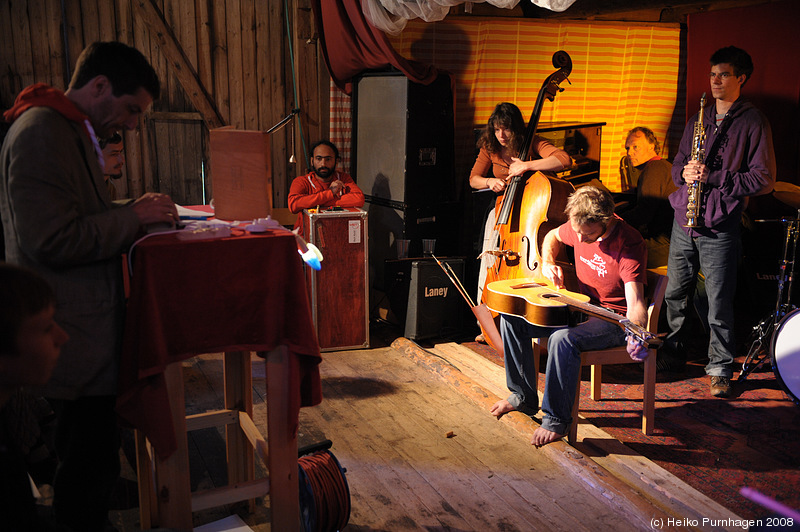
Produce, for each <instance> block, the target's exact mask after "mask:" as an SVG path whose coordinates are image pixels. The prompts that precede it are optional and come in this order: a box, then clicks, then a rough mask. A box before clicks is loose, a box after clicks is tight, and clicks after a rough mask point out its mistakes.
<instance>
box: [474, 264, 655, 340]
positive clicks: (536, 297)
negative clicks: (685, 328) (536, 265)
mask: <svg viewBox="0 0 800 532" xmlns="http://www.w3.org/2000/svg"><path fill="white" fill-rule="evenodd" d="M484 299H485V301H486V306H487V307H489V309H490V310H492V311H494V312H499V313H500V314H510V315H513V316H518V317H520V318H522V319H524V320H525V321H527V322H528V323H530V324H532V325H538V326H540V327H564V326H567V325H569V316H570V312H571V311H572V310H579V311H581V312H583V313H585V314H588V315H590V316H595V317H597V318H600V319H603V320H606V321H608V322H611V323H616V324H617V325H619V326H620V327H622V328H623V329H624V330H625V332H626V333H627V334H629V335H631V336H633V337H634V338H635V339H636V340H637V341H639V342H641V343H642V344H644V345H645V346H647V347H658V346H660V345H661V339H660V338H659V337H657V336H655V335H654V334H653V333H651V332H650V331H648V330H647V329H645V328H644V327H642V326H640V325H638V324H636V323H634V322H632V321H630V320H629V319H627V318H626V317H625V316H622V315H620V314H617V313H616V312H613V311H611V310H608V309H606V308H603V307H599V306H597V305H593V304H591V303H589V301H590V298H589V296H587V295H584V294H580V293H578V292H571V291H569V290H566V289H563V288H562V289H558V288H555V287H554V286H553V285H552V284H551V283H549V281H546V280H544V279H542V280H539V279H530V278H522V279H504V280H501V281H494V282H492V283H489V284H488V285H487V286H486V290H484Z"/></svg>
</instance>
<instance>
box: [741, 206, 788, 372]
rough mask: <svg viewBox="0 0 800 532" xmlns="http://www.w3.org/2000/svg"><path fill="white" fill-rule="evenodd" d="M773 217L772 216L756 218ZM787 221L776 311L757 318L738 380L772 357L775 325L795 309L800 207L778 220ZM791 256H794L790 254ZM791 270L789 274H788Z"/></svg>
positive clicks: (785, 222)
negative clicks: (794, 216)
mask: <svg viewBox="0 0 800 532" xmlns="http://www.w3.org/2000/svg"><path fill="white" fill-rule="evenodd" d="M756 221H772V220H756ZM775 221H778V222H781V223H783V224H785V225H786V238H785V240H784V242H783V260H782V261H781V265H780V270H779V272H778V299H777V301H776V303H775V311H774V312H771V313H770V314H769V315H768V316H766V317H765V318H764V319H762V320H761V321H760V322H758V325H756V326H755V327H753V332H752V333H750V341H751V342H752V343H751V345H750V349H749V350H748V351H747V356H746V357H745V359H744V362H743V363H742V370H741V371H740V372H739V377H738V379H737V380H740V381H743V380H745V379H746V378H747V376H748V375H749V374H750V373H751V372H752V371H754V370H755V369H756V368H758V367H759V366H760V365H761V364H763V363H764V361H765V360H767V359H768V358H770V351H771V346H770V340H771V339H772V333H773V332H774V331H775V327H776V326H777V325H778V324H780V322H781V320H782V319H783V318H784V317H785V316H786V314H788V313H789V312H791V311H792V310H794V309H795V308H796V307H795V306H794V305H792V302H791V300H792V282H793V281H794V276H795V271H796V268H795V265H796V264H797V260H796V259H797V239H798V233H799V232H800V209H798V210H797V217H796V218H795V219H794V220H792V219H789V218H781V219H780V220H775ZM790 256H791V258H790ZM787 273H788V275H787Z"/></svg>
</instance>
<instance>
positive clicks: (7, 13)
mask: <svg viewBox="0 0 800 532" xmlns="http://www.w3.org/2000/svg"><path fill="white" fill-rule="evenodd" d="M0 65H7V68H5V67H4V68H2V69H0V108H3V109H8V108H9V107H11V105H12V104H13V103H14V99H15V98H16V96H17V94H18V93H19V90H20V89H19V88H18V85H20V84H18V83H17V82H15V77H16V70H17V68H16V63H15V54H14V38H13V35H12V32H11V3H10V2H0Z"/></svg>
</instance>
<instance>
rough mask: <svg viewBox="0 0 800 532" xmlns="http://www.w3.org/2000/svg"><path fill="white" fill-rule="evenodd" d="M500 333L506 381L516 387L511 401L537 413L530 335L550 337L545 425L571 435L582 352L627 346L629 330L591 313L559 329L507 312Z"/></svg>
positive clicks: (527, 412)
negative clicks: (571, 325)
mask: <svg viewBox="0 0 800 532" xmlns="http://www.w3.org/2000/svg"><path fill="white" fill-rule="evenodd" d="M500 334H501V335H502V337H503V349H504V358H505V365H506V385H507V386H508V389H509V391H511V395H510V396H509V397H508V402H509V403H511V406H513V407H514V408H515V409H516V410H519V411H520V412H522V413H524V414H527V415H529V416H534V415H535V414H536V413H537V412H538V410H539V408H538V405H539V397H538V395H537V393H536V388H537V379H538V375H537V374H536V371H535V369H534V365H533V347H532V346H531V338H544V337H546V336H549V340H548V342H547V353H548V355H547V369H546V370H545V371H546V374H545V387H544V398H543V400H542V411H543V412H544V417H543V418H542V427H543V428H545V429H547V430H549V431H552V432H555V433H557V434H566V433H567V432H568V430H569V425H570V423H572V405H573V403H574V402H575V390H576V388H577V386H578V380H579V379H580V376H581V353H582V352H583V351H592V350H595V349H605V348H607V347H614V346H619V345H625V331H623V329H622V328H621V327H620V326H619V325H617V324H615V323H610V322H607V321H605V320H601V319H599V318H589V319H588V320H587V321H585V322H583V323H581V324H579V325H576V326H575V327H569V328H563V329H555V330H554V329H553V328H548V327H537V326H535V325H531V324H530V323H528V322H527V321H525V320H523V319H522V318H518V317H516V316H506V315H504V316H502V319H501V322H500Z"/></svg>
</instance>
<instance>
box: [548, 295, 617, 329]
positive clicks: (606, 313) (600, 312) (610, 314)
mask: <svg viewBox="0 0 800 532" xmlns="http://www.w3.org/2000/svg"><path fill="white" fill-rule="evenodd" d="M551 299H554V300H555V301H559V302H561V303H564V304H565V305H569V306H570V307H572V308H574V309H575V310H580V311H582V312H585V313H586V314H590V315H592V316H595V317H597V318H600V319H603V320H606V321H610V322H611V323H617V324H619V325H622V324H623V323H624V322H626V321H627V318H625V316H622V315H620V314H617V313H616V312H614V311H611V310H608V309H607V308H603V307H599V306H597V305H592V304H591V303H584V302H583V301H578V300H576V299H572V298H571V297H568V296H564V295H558V294H557V295H555V296H552V297H551Z"/></svg>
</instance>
